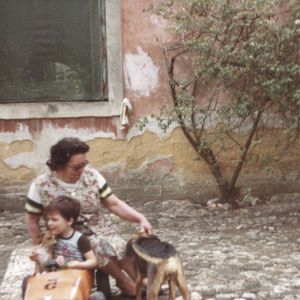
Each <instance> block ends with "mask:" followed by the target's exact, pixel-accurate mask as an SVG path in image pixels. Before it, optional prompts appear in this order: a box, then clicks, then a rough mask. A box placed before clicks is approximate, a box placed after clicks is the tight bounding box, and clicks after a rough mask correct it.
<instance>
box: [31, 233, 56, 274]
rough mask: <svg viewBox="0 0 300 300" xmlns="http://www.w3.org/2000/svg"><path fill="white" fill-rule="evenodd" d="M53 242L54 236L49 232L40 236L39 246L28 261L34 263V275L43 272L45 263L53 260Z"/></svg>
mask: <svg viewBox="0 0 300 300" xmlns="http://www.w3.org/2000/svg"><path fill="white" fill-rule="evenodd" d="M55 242H56V241H55V236H54V235H53V234H52V233H51V232H50V231H46V232H45V233H44V234H43V235H42V241H41V244H40V245H39V246H38V248H37V249H36V250H35V251H34V253H33V254H32V255H31V256H30V259H32V260H34V261H35V273H41V272H43V271H44V270H45V266H46V263H47V262H48V261H49V260H51V259H52V258H53V246H54V244H55Z"/></svg>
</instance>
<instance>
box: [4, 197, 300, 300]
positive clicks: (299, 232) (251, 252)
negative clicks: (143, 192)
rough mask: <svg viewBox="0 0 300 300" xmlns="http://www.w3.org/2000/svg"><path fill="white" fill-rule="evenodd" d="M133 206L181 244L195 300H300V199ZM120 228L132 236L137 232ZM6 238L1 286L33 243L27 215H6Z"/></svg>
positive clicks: (164, 237)
mask: <svg viewBox="0 0 300 300" xmlns="http://www.w3.org/2000/svg"><path fill="white" fill-rule="evenodd" d="M131 205H132V206H134V207H135V208H137V209H138V210H139V211H141V212H143V213H145V215H146V216H147V217H148V218H149V220H150V221H151V222H152V224H153V226H154V228H155V234H157V235H158V236H159V237H160V238H161V239H162V240H165V241H168V242H171V243H173V244H174V245H176V247H177V249H178V250H179V252H180V253H181V256H182V260H183V263H184V269H185V275H186V279H187V281H188V284H189V286H190V291H191V296H192V297H191V298H192V300H201V299H211V300H213V299H214V300H227V299H236V300H240V299H278V300H292V299H300V226H299V225H300V194H284V195H277V196H274V197H273V198H272V199H271V200H270V201H269V202H268V203H267V204H259V205H256V206H251V207H247V208H243V209H239V210H225V209H223V208H207V207H203V206H202V205H200V204H198V203H196V202H194V201H190V200H181V201H172V200H169V201H163V202H159V201H153V202H148V203H144V204H142V203H131ZM116 221H117V222H120V221H119V220H118V219H116ZM120 225H121V228H122V234H123V235H124V237H125V238H128V237H129V236H130V233H132V232H133V231H134V230H135V227H133V226H132V225H131V224H129V223H125V222H120ZM0 236H1V245H0V282H1V281H2V279H3V276H4V274H5V270H6V266H7V262H8V260H9V257H10V254H11V252H12V250H14V249H21V248H22V247H23V246H24V245H27V244H28V241H27V242H26V241H25V240H26V239H27V235H26V233H25V228H24V221H23V214H16V213H10V212H2V213H0ZM3 284H4V283H3ZM3 284H2V285H3ZM0 295H1V294H0ZM0 298H1V297H0ZM6 299H7V298H6ZM11 300H16V299H11Z"/></svg>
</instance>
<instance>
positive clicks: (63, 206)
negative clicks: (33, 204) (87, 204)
mask: <svg viewBox="0 0 300 300" xmlns="http://www.w3.org/2000/svg"><path fill="white" fill-rule="evenodd" d="M44 213H45V217H46V218H47V215H48V214H49V213H59V214H60V215H61V216H62V217H63V218H64V219H65V220H67V221H69V220H71V218H73V219H74V222H73V225H74V224H75V222H76V220H77V218H78V217H79V214H80V202H79V201H77V200H75V199H73V198H69V197H66V196H58V197H57V198H55V199H53V200H52V201H51V202H50V203H49V205H48V206H47V207H46V208H45V212H44Z"/></svg>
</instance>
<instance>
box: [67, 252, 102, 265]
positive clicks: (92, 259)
mask: <svg viewBox="0 0 300 300" xmlns="http://www.w3.org/2000/svg"><path fill="white" fill-rule="evenodd" d="M83 256H84V258H85V261H75V260H73V261H70V262H68V263H67V268H68V269H94V268H96V267H97V259H96V256H95V253H94V251H93V250H90V251H88V252H86V253H84V254H83Z"/></svg>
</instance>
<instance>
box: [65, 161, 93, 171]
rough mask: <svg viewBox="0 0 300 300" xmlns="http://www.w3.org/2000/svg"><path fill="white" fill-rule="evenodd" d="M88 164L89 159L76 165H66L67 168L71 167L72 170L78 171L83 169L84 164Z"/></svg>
mask: <svg viewBox="0 0 300 300" xmlns="http://www.w3.org/2000/svg"><path fill="white" fill-rule="evenodd" d="M88 164H89V161H88V160H86V161H85V162H83V163H81V164H78V165H76V166H68V165H67V167H68V168H69V169H71V170H72V171H74V172H76V171H79V170H80V169H83V168H84V167H85V166H87V165H88Z"/></svg>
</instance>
